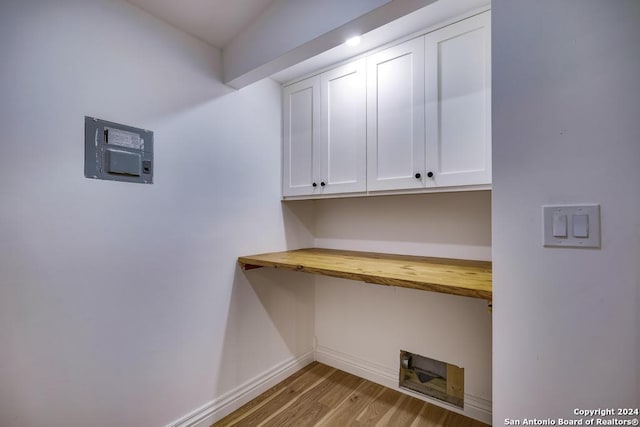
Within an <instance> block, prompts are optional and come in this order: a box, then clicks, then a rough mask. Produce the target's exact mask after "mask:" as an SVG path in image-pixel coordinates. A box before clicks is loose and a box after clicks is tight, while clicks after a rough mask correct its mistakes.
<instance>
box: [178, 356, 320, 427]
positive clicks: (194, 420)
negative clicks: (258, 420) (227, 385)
mask: <svg viewBox="0 0 640 427" xmlns="http://www.w3.org/2000/svg"><path fill="white" fill-rule="evenodd" d="M313 360H314V353H313V351H310V352H308V353H306V354H303V355H302V356H299V357H291V358H290V359H287V360H285V361H284V362H282V363H279V364H278V365H276V366H274V367H273V368H271V369H269V370H268V371H266V372H264V373H262V374H260V375H258V376H256V377H254V378H251V379H250V380H248V381H246V382H245V383H244V384H241V385H240V386H238V387H236V388H234V389H233V390H231V391H229V392H227V393H225V394H223V395H222V396H220V397H218V398H217V399H214V400H212V401H211V402H209V403H206V404H205V405H203V406H201V407H200V408H198V409H196V410H194V411H192V412H191V413H189V414H187V415H185V416H183V417H182V418H180V419H179V420H176V421H174V422H172V423H171V424H168V425H167V427H205V426H206V427H208V426H210V425H211V424H213V423H214V422H216V421H218V420H220V419H222V418H224V417H225V416H227V415H229V414H230V413H232V412H233V411H235V410H236V409H238V408H240V407H241V406H242V405H244V404H245V403H247V402H249V401H251V400H252V399H255V398H256V397H258V396H259V395H260V394H262V393H264V392H265V391H267V390H268V389H270V388H271V387H273V386H274V385H276V384H278V383H279V382H281V381H283V380H284V379H285V378H287V377H288V376H290V375H292V374H294V373H295V372H297V371H299V370H300V369H302V368H304V367H305V366H307V365H308V364H309V363H311V362H313Z"/></svg>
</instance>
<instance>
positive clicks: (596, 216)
mask: <svg viewBox="0 0 640 427" xmlns="http://www.w3.org/2000/svg"><path fill="white" fill-rule="evenodd" d="M562 216H564V217H566V220H567V222H568V224H567V228H566V231H567V233H566V237H561V236H560V237H556V236H554V226H553V225H554V218H555V219H556V230H555V231H556V233H555V234H558V233H557V231H558V224H557V222H558V220H557V218H558V217H562ZM585 216H586V225H587V226H588V229H587V230H586V236H587V237H580V236H584V235H585V233H584V230H583V226H584V225H585V224H584V220H585ZM574 218H578V219H580V220H582V221H580V223H579V224H577V223H576V224H574V223H573V221H574ZM542 220H543V221H542V224H543V225H542V227H543V244H544V246H547V247H566V248H599V247H600V205H596V204H589V205H553V206H543V207H542ZM574 225H575V227H574Z"/></svg>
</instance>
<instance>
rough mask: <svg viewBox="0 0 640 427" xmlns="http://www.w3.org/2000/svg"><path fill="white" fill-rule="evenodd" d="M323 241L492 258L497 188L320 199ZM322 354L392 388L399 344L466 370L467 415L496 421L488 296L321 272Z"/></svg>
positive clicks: (318, 321)
mask: <svg viewBox="0 0 640 427" xmlns="http://www.w3.org/2000/svg"><path fill="white" fill-rule="evenodd" d="M315 214H316V218H315V236H316V238H315V245H316V246H320V247H328V248H337V249H352V250H364V251H374V252H387V253H401V254H411V255H424V256H435V257H451V258H463V259H479V260H490V257H491V194H490V192H486V191H479V192H466V193H439V194H417V195H407V196H380V197H368V198H353V199H333V200H318V201H316V202H315ZM315 311H316V313H315V314H316V318H315V327H316V329H315V333H316V337H317V345H318V349H317V357H318V360H320V361H323V362H325V363H329V364H332V365H334V366H337V367H340V368H342V369H345V370H348V371H351V372H354V373H357V374H359V375H361V376H364V377H366V378H369V379H372V380H375V381H378V382H382V383H383V384H385V385H388V386H390V387H394V386H396V385H397V382H398V368H399V355H400V350H401V349H402V350H408V351H411V352H415V353H418V354H421V355H423V356H427V357H431V358H434V359H437V360H442V361H445V362H448V363H452V364H455V365H458V366H461V367H464V368H465V394H466V396H465V400H466V401H465V414H466V415H468V416H471V417H474V418H477V419H480V420H483V421H485V422H490V421H491V401H490V400H491V314H489V313H488V312H487V303H486V301H483V300H480V299H475V298H466V297H459V296H453V295H445V294H438V293H434V292H424V291H416V290H412V289H403V288H394V287H385V286H377V285H371V284H365V283H361V282H354V281H350V280H342V279H333V278H328V277H320V276H318V278H317V279H316V310H315Z"/></svg>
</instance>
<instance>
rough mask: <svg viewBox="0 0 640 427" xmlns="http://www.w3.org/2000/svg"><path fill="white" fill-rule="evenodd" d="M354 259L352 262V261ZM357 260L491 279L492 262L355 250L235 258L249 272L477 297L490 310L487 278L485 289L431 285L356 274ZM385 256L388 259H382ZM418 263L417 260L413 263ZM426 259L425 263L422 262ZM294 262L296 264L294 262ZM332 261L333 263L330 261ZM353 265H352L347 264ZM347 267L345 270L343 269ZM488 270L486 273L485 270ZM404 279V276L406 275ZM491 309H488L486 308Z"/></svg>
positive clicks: (454, 284) (311, 249) (360, 273)
mask: <svg viewBox="0 0 640 427" xmlns="http://www.w3.org/2000/svg"><path fill="white" fill-rule="evenodd" d="M305 256H306V257H309V260H308V262H307V261H305V260H304V257H305ZM319 256H321V257H323V258H324V259H323V260H321V261H318V260H317V259H315V262H314V257H315V258H317V257H319ZM353 257H356V259H355V260H353V259H352V258H353ZM358 257H362V259H364V260H369V258H367V257H370V258H371V259H374V258H375V259H376V260H379V261H380V264H381V265H384V263H385V261H389V262H390V263H393V262H397V261H398V260H403V261H406V262H407V263H408V265H409V266H410V267H411V266H413V265H414V264H412V263H413V262H415V263H416V264H415V266H420V268H424V262H427V263H428V262H429V261H432V262H433V264H434V266H440V265H442V264H445V265H447V270H448V273H451V272H454V273H455V271H456V269H457V268H460V269H461V273H460V274H463V275H465V276H464V277H465V279H466V280H467V281H468V280H469V276H473V273H469V272H467V271H464V269H466V268H470V266H472V267H473V268H476V269H477V270H478V272H481V273H483V274H484V276H486V275H489V279H488V280H489V281H490V280H491V273H490V268H491V263H490V262H486V261H467V260H455V259H444V258H427V257H416V256H403V255H395V254H379V253H371V252H355V251H341V250H335V251H334V250H330V249H320V248H307V249H299V250H294V251H285V252H275V253H268V254H260V255H253V256H243V257H239V258H238V262H239V263H240V264H241V266H242V269H243V270H251V269H255V268H261V267H269V268H276V269H283V270H290V271H299V272H305V273H311V274H318V275H323V276H329V277H336V278H342V279H349V280H356V281H362V282H365V283H371V284H376V285H383V286H396V287H403V288H410V289H417V290H423V291H431V292H438V293H445V294H450V295H458V296H466V297H471V298H478V299H484V300H487V303H488V304H489V307H491V302H492V298H493V295H492V294H493V292H492V290H491V289H490V284H489V289H486V277H485V278H484V281H485V282H484V283H485V284H484V286H481V285H480V284H481V280H480V279H479V280H478V283H479V285H478V286H475V287H474V285H469V284H466V285H460V284H456V283H433V282H432V281H429V280H425V279H420V278H419V277H415V278H407V277H394V276H393V274H382V273H379V272H378V273H376V272H375V271H355V270H359V269H357V268H355V267H353V265H356V264H358V262H359V260H358V259H357V258H358ZM385 257H387V258H385ZM416 260H417V261H416ZM425 260H426V261H425ZM294 261H296V262H294ZM332 261H335V264H334V263H333V262H332ZM350 263H351V264H353V265H350ZM328 264H331V265H335V268H333V267H327V265H328ZM345 265H346V267H345ZM487 269H489V272H487V271H486V270H487ZM405 276H406V275H405ZM489 309H490V308H489Z"/></svg>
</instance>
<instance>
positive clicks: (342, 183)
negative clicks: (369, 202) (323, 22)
mask: <svg viewBox="0 0 640 427" xmlns="http://www.w3.org/2000/svg"><path fill="white" fill-rule="evenodd" d="M364 64H365V62H364V60H359V61H356V62H353V63H351V64H347V65H344V66H342V67H338V68H336V69H334V70H331V71H328V72H326V73H323V74H322V83H321V96H322V101H321V106H322V126H321V129H322V130H321V135H322V136H321V141H322V144H321V155H320V163H321V168H320V181H321V183H325V184H326V185H325V186H324V187H323V188H322V190H321V191H322V192H323V194H330V193H345V192H358V191H365V190H366V188H367V183H366V178H367V176H366V173H367V163H366V161H367V160H366V159H367V152H366V150H367V135H366V120H367V117H366V99H367V98H366V80H365V67H364Z"/></svg>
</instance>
